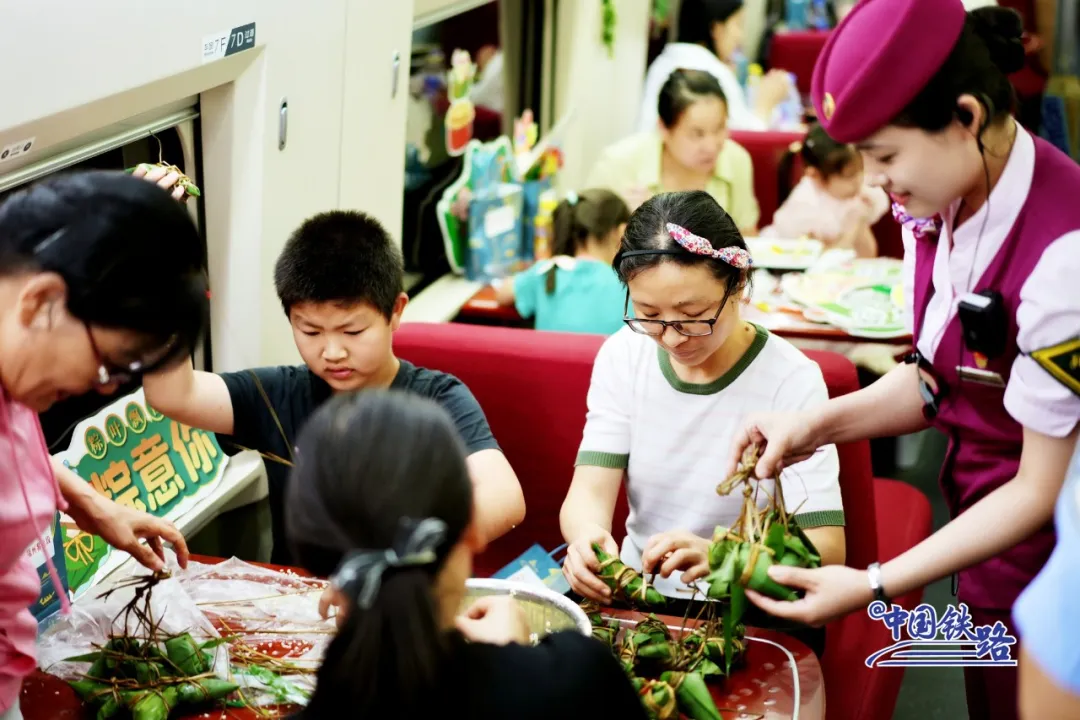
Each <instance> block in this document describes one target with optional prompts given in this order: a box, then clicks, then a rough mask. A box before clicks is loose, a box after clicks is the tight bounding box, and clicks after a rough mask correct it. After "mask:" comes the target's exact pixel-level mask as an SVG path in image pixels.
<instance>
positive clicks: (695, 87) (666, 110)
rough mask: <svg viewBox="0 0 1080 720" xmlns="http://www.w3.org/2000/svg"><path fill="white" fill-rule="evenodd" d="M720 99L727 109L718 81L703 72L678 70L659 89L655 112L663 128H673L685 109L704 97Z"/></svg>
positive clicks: (725, 97) (725, 98)
mask: <svg viewBox="0 0 1080 720" xmlns="http://www.w3.org/2000/svg"><path fill="white" fill-rule="evenodd" d="M710 96H711V97H715V98H720V101H721V102H722V103H724V107H725V108H726V107H727V96H726V95H724V90H723V89H722V88H721V87H720V81H719V80H717V79H716V78H715V77H713V75H712V73H709V72H706V71H705V70H686V69H682V68H680V69H678V70H676V71H675V72H673V73H671V75H669V76H668V79H667V82H665V83H664V86H663V87H662V88H660V100H659V102H658V103H657V106H656V110H657V114H658V115H659V116H660V121H661V122H663V123H664V127H666V128H673V127H675V124H676V123H678V122H679V118H681V117H682V114H683V113H684V112H686V109H687V108H689V107H690V106H691V105H693V104H694V103H696V102H697V101H698V100H701V99H702V98H706V97H710Z"/></svg>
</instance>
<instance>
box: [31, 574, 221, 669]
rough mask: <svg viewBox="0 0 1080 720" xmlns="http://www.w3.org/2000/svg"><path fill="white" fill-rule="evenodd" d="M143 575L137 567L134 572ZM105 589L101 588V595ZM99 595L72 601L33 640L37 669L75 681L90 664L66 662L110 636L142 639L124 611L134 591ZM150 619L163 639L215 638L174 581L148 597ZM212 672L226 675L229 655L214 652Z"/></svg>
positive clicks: (207, 622)
mask: <svg viewBox="0 0 1080 720" xmlns="http://www.w3.org/2000/svg"><path fill="white" fill-rule="evenodd" d="M144 572H146V571H141V569H140V573H139V574H143V573H144ZM106 590H107V588H101V593H104V592H105V591H106ZM101 593H99V592H96V591H95V592H93V593H91V594H88V595H86V596H84V597H82V598H80V599H79V600H77V601H76V602H75V603H73V604H72V606H71V614H70V615H60V616H59V617H58V618H57V619H56V620H55V622H53V623H52V625H51V626H50V627H49V629H48V630H46V631H45V632H44V633H43V634H42V635H41V637H39V638H38V663H39V664H40V666H41V668H42V670H44V671H45V672H47V673H49V674H51V675H56V676H57V677H60V678H63V679H64V680H77V679H79V678H80V677H81V676H82V674H83V673H85V672H86V671H87V670H88V669H89V668H90V663H88V662H75V663H72V662H67V661H66V660H67V658H71V657H77V656H79V655H85V654H87V653H91V652H94V651H95V650H98V649H100V648H101V646H103V645H104V644H105V643H106V642H107V641H108V639H109V636H110V635H114V634H116V635H119V634H124V633H125V632H126V633H127V634H128V635H131V636H133V637H142V636H144V635H145V633H144V632H143V631H142V629H141V628H139V627H138V621H137V620H136V618H135V616H134V615H128V616H125V614H124V612H123V611H124V608H125V607H126V606H127V605H128V603H129V602H131V600H132V598H133V597H134V593H135V589H134V588H119V589H117V590H116V591H115V592H114V593H112V594H111V595H109V596H108V597H101V596H100V595H101ZM150 615H151V617H152V619H153V621H154V622H155V623H159V624H158V632H159V634H160V635H163V636H168V635H173V634H180V633H184V632H189V633H191V636H192V638H194V639H195V642H197V643H204V642H207V641H209V640H211V639H213V638H216V637H219V634H218V631H217V630H216V629H215V628H214V625H213V623H211V622H210V620H209V618H207V616H206V614H205V613H203V612H202V611H201V610H200V609H199V607H198V606H197V605H196V604H195V602H194V601H193V600H192V599H191V597H190V596H189V595H188V594H187V592H186V591H185V590H184V587H183V585H182V584H181V583H180V581H179V580H178V579H177V578H176V577H172V578H169V579H167V580H163V581H161V582H159V583H158V584H157V585H155V586H154V588H153V590H152V591H151V593H150ZM125 619H126V620H127V622H126V623H125ZM143 639H145V637H143ZM214 671H215V672H216V673H217V674H218V675H220V676H221V677H227V673H228V656H227V654H226V651H225V648H224V646H219V647H218V648H216V649H215V650H214Z"/></svg>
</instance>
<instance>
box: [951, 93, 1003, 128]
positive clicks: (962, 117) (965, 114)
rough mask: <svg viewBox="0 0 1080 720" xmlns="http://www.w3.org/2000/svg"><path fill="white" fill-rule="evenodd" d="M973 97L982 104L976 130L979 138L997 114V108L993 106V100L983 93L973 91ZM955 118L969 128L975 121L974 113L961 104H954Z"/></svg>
mask: <svg viewBox="0 0 1080 720" xmlns="http://www.w3.org/2000/svg"><path fill="white" fill-rule="evenodd" d="M974 97H975V99H977V100H978V101H979V104H981V105H982V106H983V117H982V122H980V123H979V128H978V130H977V131H976V137H978V138H981V137H982V134H983V133H984V132H986V128H988V127H990V122H991V121H992V120H993V119H994V116H995V115H997V110H996V109H995V108H994V101H993V100H991V99H990V97H989V96H988V95H986V94H985V93H975V94H974ZM956 119H957V120H959V121H960V122H961V123H963V124H964V126H965V127H969V128H970V127H971V126H972V125H973V124H974V123H975V115H974V114H973V113H972V112H971V111H970V110H968V109H967V108H965V107H964V106H962V105H957V106H956Z"/></svg>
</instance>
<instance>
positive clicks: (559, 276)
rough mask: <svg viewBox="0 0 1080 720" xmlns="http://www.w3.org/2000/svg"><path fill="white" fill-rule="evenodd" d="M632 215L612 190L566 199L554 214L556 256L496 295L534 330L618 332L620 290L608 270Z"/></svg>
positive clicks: (540, 263)
mask: <svg viewBox="0 0 1080 720" xmlns="http://www.w3.org/2000/svg"><path fill="white" fill-rule="evenodd" d="M629 219H630V209H629V208H628V207H627V206H626V203H625V202H623V199H622V198H621V197H619V196H618V195H616V194H615V193H613V192H611V191H610V190H585V191H584V192H582V193H581V194H580V195H578V194H576V193H570V194H569V195H567V197H566V199H565V200H563V201H562V202H561V203H559V206H558V207H557V208H555V215H554V226H555V227H554V235H555V241H554V255H555V257H553V258H551V259H549V260H541V261H540V262H538V263H536V264H535V265H533V266H532V267H531V268H529V269H528V270H525V271H524V272H521V273H518V274H517V275H515V276H514V277H513V278H511V279H509V280H507V281H505V282H504V283H503V284H502V285H500V286H499V288H498V289H497V291H496V298H497V299H498V301H499V303H500V304H502V305H514V307H516V308H517V311H518V314H519V315H521V317H524V318H530V317H535V318H536V329H537V330H555V331H561V332H581V333H595V334H598V335H610V334H611V333H613V332H616V331H617V330H619V328H621V327H622V324H623V321H622V318H623V292H624V291H623V287H622V283H620V282H619V278H618V276H617V275H616V274H615V271H614V270H613V269H612V268H611V261H612V260H613V259H614V258H615V253H616V251H618V249H619V242H620V240H621V239H622V234H623V229H624V228H625V227H626V221H627V220H629Z"/></svg>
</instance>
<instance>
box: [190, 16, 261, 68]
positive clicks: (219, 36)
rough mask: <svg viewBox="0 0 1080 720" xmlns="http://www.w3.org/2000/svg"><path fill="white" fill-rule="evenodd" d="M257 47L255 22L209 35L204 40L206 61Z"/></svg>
mask: <svg viewBox="0 0 1080 720" xmlns="http://www.w3.org/2000/svg"><path fill="white" fill-rule="evenodd" d="M253 47H255V23H248V24H247V25H240V26H239V27H234V28H233V29H232V30H223V31H222V32H219V33H214V34H212V35H207V36H206V37H204V38H203V42H202V61H203V62H204V63H208V62H212V61H214V60H220V59H221V58H224V57H228V56H229V55H235V54H236V53H238V52H243V51H244V50H250V49H251V48H253Z"/></svg>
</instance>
